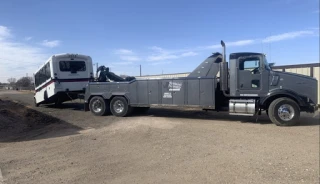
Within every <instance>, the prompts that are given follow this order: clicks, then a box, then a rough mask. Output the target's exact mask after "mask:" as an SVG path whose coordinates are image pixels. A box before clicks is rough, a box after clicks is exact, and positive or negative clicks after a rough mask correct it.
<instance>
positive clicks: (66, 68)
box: [34, 54, 93, 106]
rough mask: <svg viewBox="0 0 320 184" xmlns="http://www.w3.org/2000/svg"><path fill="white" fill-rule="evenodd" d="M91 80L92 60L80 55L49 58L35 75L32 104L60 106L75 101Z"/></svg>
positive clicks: (58, 55)
mask: <svg viewBox="0 0 320 184" xmlns="http://www.w3.org/2000/svg"><path fill="white" fill-rule="evenodd" d="M91 79H93V69H92V59H91V57H90V56H86V55H80V54H56V55H53V56H51V57H50V58H49V59H48V60H47V61H46V62H45V63H44V64H43V65H42V66H41V67H40V68H39V69H38V70H37V71H36V72H35V73H34V81H35V95H34V103H35V105H36V106H39V104H48V103H55V104H56V105H59V104H61V103H62V102H64V101H68V100H72V99H76V98H77V97H78V94H79V93H83V92H84V89H85V86H86V85H87V84H88V82H89V81H90V80H91Z"/></svg>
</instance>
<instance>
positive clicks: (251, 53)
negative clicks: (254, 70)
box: [230, 52, 265, 59]
mask: <svg viewBox="0 0 320 184" xmlns="http://www.w3.org/2000/svg"><path fill="white" fill-rule="evenodd" d="M250 55H265V54H264V53H258V52H236V53H231V54H230V59H237V58H239V57H241V56H250Z"/></svg>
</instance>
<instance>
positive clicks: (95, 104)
mask: <svg viewBox="0 0 320 184" xmlns="http://www.w3.org/2000/svg"><path fill="white" fill-rule="evenodd" d="M89 108H90V111H91V112H92V114H94V115H95V116H103V115H106V114H107V113H108V112H109V106H108V104H107V103H106V101H105V100H104V99H103V98H102V97H100V96H94V97H92V98H91V99H90V102H89Z"/></svg>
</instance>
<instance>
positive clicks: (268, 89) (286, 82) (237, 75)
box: [84, 41, 318, 126]
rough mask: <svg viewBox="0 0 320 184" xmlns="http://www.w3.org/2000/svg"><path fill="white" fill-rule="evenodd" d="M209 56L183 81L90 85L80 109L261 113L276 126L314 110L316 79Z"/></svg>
mask: <svg viewBox="0 0 320 184" xmlns="http://www.w3.org/2000/svg"><path fill="white" fill-rule="evenodd" d="M221 44H222V47H223V54H221V53H214V54H212V55H211V56H209V57H208V58H207V59H206V60H205V61H203V62H202V63H201V64H200V65H199V66H198V67H197V68H196V69H195V70H194V71H193V72H191V73H190V74H189V76H188V77H181V78H171V79H161V78H159V79H135V78H132V80H130V81H126V80H123V81H118V82H117V81H114V82H110V81H109V82H104V81H99V82H97V81H92V82H89V83H88V85H87V86H86V90H85V96H84V99H85V104H86V109H87V110H89V109H90V111H91V112H92V113H93V114H95V115H104V114H106V113H108V112H110V111H111V113H112V114H113V115H115V116H128V115H129V114H130V113H131V112H132V110H134V109H135V110H137V109H138V110H139V109H140V110H147V109H148V108H150V107H152V106H176V107H193V108H201V109H203V110H216V111H229V114H230V115H244V116H254V115H258V114H261V111H267V113H268V115H269V117H270V119H271V121H272V122H273V123H275V124H276V125H280V126H290V125H296V124H297V123H299V117H300V112H302V111H305V112H310V113H313V112H315V111H316V110H317V104H316V103H317V101H318V99H317V98H318V96H317V94H318V93H317V80H316V79H314V78H312V77H309V76H304V75H299V74H293V73H286V72H278V71H273V70H272V69H271V67H270V65H269V64H268V62H267V60H266V56H265V54H262V53H252V52H242V53H232V54H230V57H229V64H228V62H226V59H225V57H226V56H225V53H226V52H225V44H224V42H223V41H221Z"/></svg>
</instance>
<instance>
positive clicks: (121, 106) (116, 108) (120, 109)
mask: <svg viewBox="0 0 320 184" xmlns="http://www.w3.org/2000/svg"><path fill="white" fill-rule="evenodd" d="M113 109H114V111H116V113H122V112H123V111H124V103H123V102H122V101H121V100H117V101H115V102H114V104H113Z"/></svg>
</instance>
